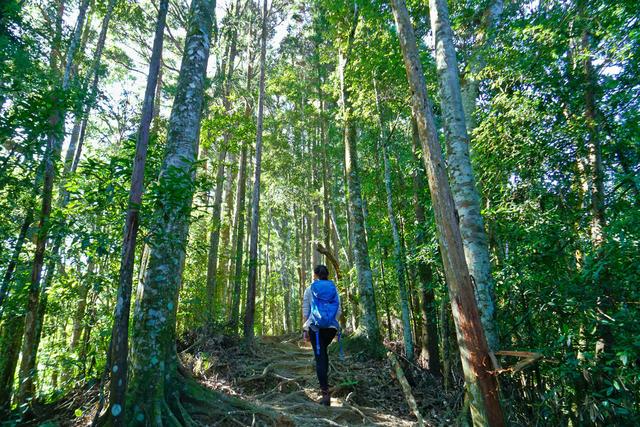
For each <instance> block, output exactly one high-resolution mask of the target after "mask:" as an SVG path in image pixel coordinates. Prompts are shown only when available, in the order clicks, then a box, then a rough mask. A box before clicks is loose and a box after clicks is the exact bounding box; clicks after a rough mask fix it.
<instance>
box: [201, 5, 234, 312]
mask: <svg viewBox="0 0 640 427" xmlns="http://www.w3.org/2000/svg"><path fill="white" fill-rule="evenodd" d="M239 3H240V2H239V1H238V2H236V6H235V12H234V18H235V21H236V22H235V23H234V24H235V25H232V31H231V39H230V41H229V49H228V50H229V59H228V65H227V67H228V70H225V67H223V68H222V71H223V73H224V75H223V80H222V103H223V106H224V109H225V112H226V113H227V114H230V113H231V104H230V102H229V94H230V92H231V79H232V78H233V71H234V64H235V58H236V54H237V48H236V46H237V35H238V31H237V24H238V22H237V20H238V18H239V16H240V4H239ZM229 139H230V134H229V132H225V134H224V135H223V146H222V147H218V165H217V172H216V189H215V195H214V201H213V213H212V215H211V231H210V232H209V253H208V260H207V314H208V318H209V319H208V320H209V322H211V321H213V319H214V318H215V315H216V305H215V303H216V295H217V293H218V289H217V286H218V252H219V248H220V231H221V228H222V224H221V213H222V193H223V189H224V186H223V185H224V181H225V179H224V176H225V174H224V172H225V159H226V157H227V150H228V149H229Z"/></svg>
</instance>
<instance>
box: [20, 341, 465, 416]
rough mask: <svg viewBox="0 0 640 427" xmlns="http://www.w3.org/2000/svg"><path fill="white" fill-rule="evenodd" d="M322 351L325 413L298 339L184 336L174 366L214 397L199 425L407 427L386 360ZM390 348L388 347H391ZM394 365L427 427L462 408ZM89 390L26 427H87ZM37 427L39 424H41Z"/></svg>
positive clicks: (422, 375)
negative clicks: (327, 397)
mask: <svg viewBox="0 0 640 427" xmlns="http://www.w3.org/2000/svg"><path fill="white" fill-rule="evenodd" d="M345 347H350V350H345V357H344V358H343V359H341V358H340V357H339V354H338V353H339V352H338V345H337V343H335V342H334V343H333V344H332V345H331V346H330V351H329V352H330V360H331V362H330V364H331V365H330V373H329V383H330V385H331V386H332V387H331V390H332V399H331V407H329V408H327V407H324V406H322V405H320V404H319V403H318V401H319V400H320V390H319V387H318V380H317V377H316V374H315V364H314V360H313V352H312V349H311V345H310V344H309V343H307V342H302V341H301V340H300V339H299V336H297V335H296V336H293V335H287V336H266V337H258V338H256V340H255V341H254V344H253V345H251V346H247V345H245V344H243V342H242V341H240V340H238V339H232V338H230V337H227V336H223V335H204V334H198V335H196V334H187V335H185V336H184V337H183V338H182V339H181V340H180V341H179V342H178V351H179V355H180V359H181V361H182V363H183V364H184V366H185V367H186V368H187V371H191V372H192V375H193V377H194V379H196V381H198V382H199V383H200V384H201V385H203V386H204V387H206V388H207V389H209V390H210V391H212V392H214V393H210V396H213V397H214V398H215V396H218V397H220V398H219V399H218V398H215V399H216V400H217V402H210V404H211V405H212V406H211V407H215V408H216V409H215V410H212V411H209V412H200V413H193V414H191V415H192V417H193V419H194V421H195V422H196V424H199V425H203V426H210V425H219V426H254V425H276V426H338V425H339V426H354V425H369V426H373V425H376V426H412V425H416V424H417V422H416V417H415V416H414V415H413V414H412V412H411V410H410V409H409V406H408V404H407V402H406V399H405V397H404V394H403V392H402V389H401V387H400V385H399V383H398V380H397V378H396V377H395V374H394V373H393V368H392V366H391V363H390V362H389V360H388V359H371V358H370V357H368V355H366V354H364V353H362V352H357V351H354V349H353V347H355V346H353V345H351V346H348V345H347V346H345ZM390 347H394V346H393V345H391V346H390ZM400 360H401V364H402V367H403V370H404V373H405V375H406V378H407V380H408V382H409V383H410V384H411V388H412V392H413V394H414V396H415V399H416V401H417V404H418V407H419V410H420V413H421V415H422V417H423V418H424V421H425V425H427V426H451V425H455V424H456V416H457V414H458V411H459V408H460V406H461V404H462V393H461V391H460V390H461V387H455V389H456V390H455V391H451V392H448V393H446V392H445V391H444V389H443V387H442V382H441V381H440V380H438V379H436V378H434V377H433V376H431V375H430V374H429V372H428V371H426V370H424V369H422V368H420V367H419V366H417V365H414V364H409V363H408V362H407V361H406V360H402V359H401V358H400ZM97 399H98V391H97V387H95V386H94V387H91V388H90V389H87V388H84V391H78V392H73V393H69V394H68V395H67V396H65V398H63V399H62V400H60V401H58V402H56V403H53V404H49V405H47V406H48V408H47V410H46V411H44V412H43V413H42V415H45V413H47V416H43V417H37V418H38V420H33V424H32V423H29V424H31V425H42V424H46V425H63V426H81V425H88V424H90V422H91V419H92V418H93V414H94V413H95V407H96V401H97ZM43 422H44V423H43Z"/></svg>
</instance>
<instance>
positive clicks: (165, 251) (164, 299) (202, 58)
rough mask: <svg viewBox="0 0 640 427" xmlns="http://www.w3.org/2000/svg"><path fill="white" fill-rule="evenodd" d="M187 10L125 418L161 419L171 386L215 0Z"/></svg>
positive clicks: (137, 317) (136, 320)
mask: <svg viewBox="0 0 640 427" xmlns="http://www.w3.org/2000/svg"><path fill="white" fill-rule="evenodd" d="M190 16H191V20H190V23H189V28H188V29H187V38H186V41H185V47H184V53H183V58H182V65H181V67H180V74H179V76H178V84H177V88H176V96H175V99H174V103H173V108H172V111H171V116H170V119H169V127H168V134H167V149H166V154H165V158H164V161H163V164H162V168H161V172H160V176H159V180H160V188H161V189H162V188H171V189H172V190H171V191H162V192H161V193H160V195H159V201H158V204H157V207H156V212H155V215H154V222H155V224H154V225H153V226H152V227H151V230H153V231H152V234H151V237H150V241H149V245H150V251H151V252H150V255H149V266H148V268H147V271H146V277H145V280H144V285H143V288H142V289H139V291H138V294H139V295H140V303H139V304H138V305H137V307H136V310H135V312H134V328H133V337H132V351H131V355H132V358H131V381H130V385H129V390H128V399H129V401H131V402H135V405H134V406H133V408H130V409H129V410H128V411H127V414H126V418H127V422H134V420H136V422H139V423H146V424H155V425H161V423H162V414H163V413H166V412H167V407H168V405H169V404H168V399H169V397H170V396H175V395H174V393H176V392H178V390H176V381H177V378H178V377H177V375H178V356H177V353H176V347H175V345H176V344H175V340H176V312H177V302H178V291H179V288H180V283H181V278H182V268H183V265H184V264H183V260H184V257H185V247H186V243H187V234H188V231H189V213H190V210H191V205H192V200H193V192H194V185H195V184H194V182H195V176H194V170H195V162H196V161H197V158H196V156H197V153H198V132H199V128H200V120H201V116H202V106H203V98H204V86H205V76H206V69H207V62H208V58H209V48H210V45H211V33H212V27H213V23H214V19H215V0H193V1H192V3H191V13H190ZM177 190H179V191H177ZM163 408H165V409H163ZM112 410H113V409H112Z"/></svg>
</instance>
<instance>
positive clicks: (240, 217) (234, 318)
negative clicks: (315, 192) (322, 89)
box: [229, 142, 247, 335]
mask: <svg viewBox="0 0 640 427" xmlns="http://www.w3.org/2000/svg"><path fill="white" fill-rule="evenodd" d="M246 181H247V145H246V143H244V142H243V145H242V151H241V152H240V167H239V168H238V189H237V191H236V208H235V219H234V221H233V222H234V224H235V226H234V233H233V234H234V236H233V237H234V242H235V243H234V246H235V254H234V260H233V266H234V275H233V293H232V296H231V299H232V303H231V318H230V319H229V324H230V326H231V329H232V333H233V334H234V335H235V334H237V333H238V331H237V329H238V321H239V318H240V293H241V292H242V256H243V249H244V246H243V242H244V226H245V218H244V210H245V190H246V185H247V183H246Z"/></svg>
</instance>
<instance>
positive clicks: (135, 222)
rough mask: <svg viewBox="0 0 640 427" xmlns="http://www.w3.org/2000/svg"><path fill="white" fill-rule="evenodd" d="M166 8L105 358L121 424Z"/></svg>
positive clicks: (161, 13) (163, 0)
mask: <svg viewBox="0 0 640 427" xmlns="http://www.w3.org/2000/svg"><path fill="white" fill-rule="evenodd" d="M168 9H169V0H160V4H159V7H158V18H157V21H156V28H155V35H154V40H153V49H152V52H151V60H150V63H149V74H148V77H147V87H146V90H145V94H144V101H143V104H142V115H141V120H140V127H139V128H138V141H137V144H136V154H135V158H134V161H133V171H132V173H131V187H130V190H129V207H128V209H127V217H126V219H125V224H124V233H123V239H122V253H121V256H120V273H119V281H118V294H117V299H116V306H115V311H114V314H113V328H112V331H111V345H110V346H109V348H110V350H111V356H110V358H109V360H110V362H111V364H110V366H109V373H110V377H111V381H110V382H109V384H110V386H109V405H108V414H109V416H110V417H111V422H112V423H113V425H116V426H124V425H125V424H126V419H125V415H126V391H127V372H128V370H129V364H128V359H127V355H128V351H129V313H130V310H131V287H132V283H133V265H134V263H135V253H136V241H137V237H138V228H139V212H140V205H141V203H142V190H143V187H144V167H145V162H146V159H147V148H148V146H149V135H150V129H151V120H152V118H153V110H154V99H155V92H156V86H157V83H158V74H159V72H160V65H161V59H162V46H163V42H164V28H165V23H166V18H167V11H168ZM85 299H86V294H85Z"/></svg>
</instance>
